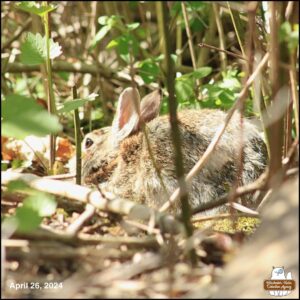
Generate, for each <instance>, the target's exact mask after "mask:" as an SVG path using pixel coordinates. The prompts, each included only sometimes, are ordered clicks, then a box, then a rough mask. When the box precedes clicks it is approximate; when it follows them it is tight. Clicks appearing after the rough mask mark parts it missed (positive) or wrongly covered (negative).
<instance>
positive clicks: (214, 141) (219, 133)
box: [159, 53, 269, 212]
mask: <svg viewBox="0 0 300 300" xmlns="http://www.w3.org/2000/svg"><path fill="white" fill-rule="evenodd" d="M268 59H269V53H266V54H265V56H264V57H263V59H262V60H261V61H260V63H259V64H258V66H257V68H256V69H255V70H254V72H253V73H252V74H251V76H250V77H249V78H248V80H247V82H246V84H245V86H244V88H243V89H242V91H241V92H240V93H239V95H238V97H237V100H236V102H235V103H234V105H233V106H232V107H231V109H230V110H229V111H228V113H227V115H226V118H225V120H224V123H223V124H222V125H221V126H220V127H219V129H218V130H217V132H216V133H215V135H214V137H213V139H212V141H211V142H210V144H209V145H208V147H207V149H206V151H205V152H204V154H203V156H202V157H201V158H200V159H199V161H198V162H197V163H196V165H195V166H194V167H193V168H192V170H191V171H190V172H189V173H188V175H187V176H186V179H185V181H186V183H187V184H188V185H189V184H190V183H191V181H192V179H193V178H194V177H195V176H196V175H197V174H198V173H199V172H200V171H201V170H202V168H203V166H204V165H205V163H206V162H207V160H208V159H209V158H210V156H211V155H212V153H213V151H214V149H215V148H216V146H217V144H218V142H219V140H220V138H221V136H222V134H223V133H224V131H225V129H226V127H227V125H228V124H229V121H230V120H231V118H232V116H233V113H234V112H235V110H236V109H237V108H238V107H239V106H240V103H241V102H242V101H244V97H245V95H246V94H247V92H248V89H249V87H250V86H251V85H252V83H253V81H254V79H255V78H256V76H257V75H258V74H259V72H260V71H261V69H262V68H263V66H264V65H265V64H266V63H267V61H268ZM180 192H181V191H180V188H177V189H176V190H175V192H174V193H173V194H172V195H171V197H170V198H169V201H168V202H166V203H165V204H164V205H163V206H162V207H161V208H160V209H159V211H160V212H163V211H166V210H167V209H168V208H169V207H170V206H171V205H172V204H173V203H174V202H175V201H177V200H178V197H179V195H180Z"/></svg>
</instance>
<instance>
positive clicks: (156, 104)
mask: <svg viewBox="0 0 300 300" xmlns="http://www.w3.org/2000/svg"><path fill="white" fill-rule="evenodd" d="M160 104H161V95H160V91H159V90H156V91H154V92H152V93H150V94H148V95H146V96H145V97H144V98H143V99H142V102H141V116H140V123H141V122H144V123H147V122H150V121H151V120H153V119H154V118H155V117H157V116H158V114H159V110H160Z"/></svg>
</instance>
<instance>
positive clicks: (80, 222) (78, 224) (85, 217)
mask: <svg viewBox="0 0 300 300" xmlns="http://www.w3.org/2000/svg"><path fill="white" fill-rule="evenodd" d="M95 212H96V208H95V206H93V205H91V204H87V205H86V207H85V211H84V212H83V213H82V214H81V215H80V216H79V217H78V218H77V219H76V220H75V221H74V222H73V223H72V224H71V225H69V227H68V228H67V233H69V234H72V235H75V234H76V233H77V232H79V230H80V229H81V228H82V227H83V226H84V224H85V223H86V222H87V221H89V220H90V219H91V218H92V217H93V216H94V214H95Z"/></svg>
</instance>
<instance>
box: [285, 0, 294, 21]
mask: <svg viewBox="0 0 300 300" xmlns="http://www.w3.org/2000/svg"><path fill="white" fill-rule="evenodd" d="M293 6H294V1H289V2H288V4H287V6H286V9H285V14H284V16H285V19H286V20H287V21H288V20H289V18H290V16H291V14H292V12H293Z"/></svg>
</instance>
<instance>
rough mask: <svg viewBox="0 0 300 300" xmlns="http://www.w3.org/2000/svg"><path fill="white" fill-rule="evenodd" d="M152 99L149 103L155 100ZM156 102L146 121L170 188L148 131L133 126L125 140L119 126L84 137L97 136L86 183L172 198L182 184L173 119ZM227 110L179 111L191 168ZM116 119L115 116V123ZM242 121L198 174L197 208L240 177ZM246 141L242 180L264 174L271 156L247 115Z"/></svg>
mask: <svg viewBox="0 0 300 300" xmlns="http://www.w3.org/2000/svg"><path fill="white" fill-rule="evenodd" d="M126 91H127V96H128V95H129V96H130V92H131V90H130V89H126V90H125V91H124V93H125V92H126ZM152 95H154V96H156V97H152V98H154V100H153V101H160V96H159V94H158V93H156V95H155V94H154V93H152ZM122 96H123V98H124V94H123V95H121V96H120V99H119V101H122V99H123V98H122ZM147 97H148V98H149V96H147ZM129 98H130V97H129ZM155 98H156V99H155ZM158 98H159V99H158ZM128 103H130V101H129V102H128ZM128 105H130V104H128ZM147 105H148V106H149V103H147ZM141 106H143V101H142V103H141ZM153 107H155V112H153V115H152V120H150V121H148V123H147V124H146V127H147V132H148V137H149V140H150V144H151V148H152V151H153V154H154V157H155V160H156V164H157V166H158V168H159V171H160V173H161V176H162V178H163V182H164V185H165V187H166V190H167V191H165V190H164V188H163V187H162V184H161V182H160V180H159V178H158V175H157V171H156V169H155V168H154V165H153V162H152V160H151V158H150V155H149V151H148V147H147V144H146V140H145V137H144V134H143V132H142V131H141V130H138V131H134V130H132V131H131V133H129V134H128V132H127V133H126V134H125V135H126V136H121V137H119V138H120V140H119V141H117V142H116V141H115V140H116V129H115V128H112V127H106V128H102V129H99V130H95V131H93V132H92V133H89V134H88V135H87V136H86V137H85V140H84V142H83V143H85V141H86V140H87V139H88V138H89V139H91V140H92V141H93V142H94V143H93V145H92V146H91V147H89V148H88V149H85V150H84V153H85V154H84V157H83V179H84V181H85V183H86V184H95V183H96V184H99V186H100V188H103V189H106V190H108V191H110V192H112V193H114V194H115V195H116V196H119V197H122V198H125V199H129V200H133V201H136V202H138V203H144V204H147V205H149V206H150V207H154V208H159V207H160V206H161V205H162V204H163V203H164V202H165V201H166V200H167V199H168V198H169V196H170V195H171V194H172V193H173V192H174V190H175V189H176V188H177V187H178V185H177V179H176V175H175V164H174V157H173V153H174V151H173V144H172V141H171V136H170V123H169V118H168V116H160V117H156V114H157V112H158V110H157V103H156V104H155V105H153ZM141 111H142V107H141ZM120 113H121V112H120V111H117V115H116V118H119V117H120ZM150 115H151V112H150ZM225 116H226V114H225V113H224V112H222V111H219V110H210V109H203V110H184V111H180V112H179V113H178V119H179V128H180V132H181V138H182V153H183V163H184V168H185V172H186V174H187V173H188V172H189V171H190V170H191V168H192V167H193V166H194V165H195V164H196V163H197V161H198V160H199V158H200V157H201V156H202V155H203V153H204V151H205V150H206V148H207V147H208V145H209V143H210V142H211V140H212V138H213V136H214V134H215V133H216V131H217V129H218V127H219V126H220V125H221V124H222V121H223V120H224V118H225ZM116 118H115V119H116ZM140 119H141V117H140V118H139V119H138V120H137V121H135V122H139V121H140ZM150 119H151V118H150ZM148 120H149V113H148ZM116 123H117V121H116V120H115V121H114V124H116ZM113 126H114V125H113ZM239 126H240V125H239V118H238V115H237V114H236V115H234V116H233V119H232V120H231V122H230V123H229V125H228V127H227V129H226V130H225V132H224V134H223V136H222V138H221V140H220V141H219V143H218V145H217V147H216V149H215V152H214V153H213V156H212V157H211V159H210V160H209V161H208V163H207V164H206V166H205V167H204V168H203V170H201V172H200V173H199V174H198V175H197V176H196V177H195V178H194V179H193V182H192V185H191V187H190V191H189V201H190V204H191V206H192V207H193V208H195V207H197V206H198V205H199V204H200V203H203V202H211V201H215V200H217V199H218V198H219V197H220V196H222V195H224V194H225V193H227V192H228V190H229V189H230V187H231V186H232V183H233V181H234V180H235V178H236V166H235V163H236V161H237V157H238V150H239V144H240V140H239V136H240V135H239V132H240V127H239ZM132 127H134V124H133V126H132ZM135 128H136V126H135ZM117 130H119V129H117ZM133 132H134V133H133ZM244 141H245V144H244V169H243V173H242V180H241V181H242V183H243V184H246V183H249V182H251V181H253V180H255V179H256V178H258V177H259V175H260V174H261V173H262V172H263V170H264V168H265V166H266V160H267V158H266V147H265V144H264V142H263V140H262V138H261V137H260V134H259V132H258V131H257V129H256V128H255V126H254V125H252V124H251V123H250V122H248V121H247V120H245V121H244ZM250 206H251V203H250ZM178 208H179V204H177V205H176V206H175V211H178ZM209 213H211V212H209Z"/></svg>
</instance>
